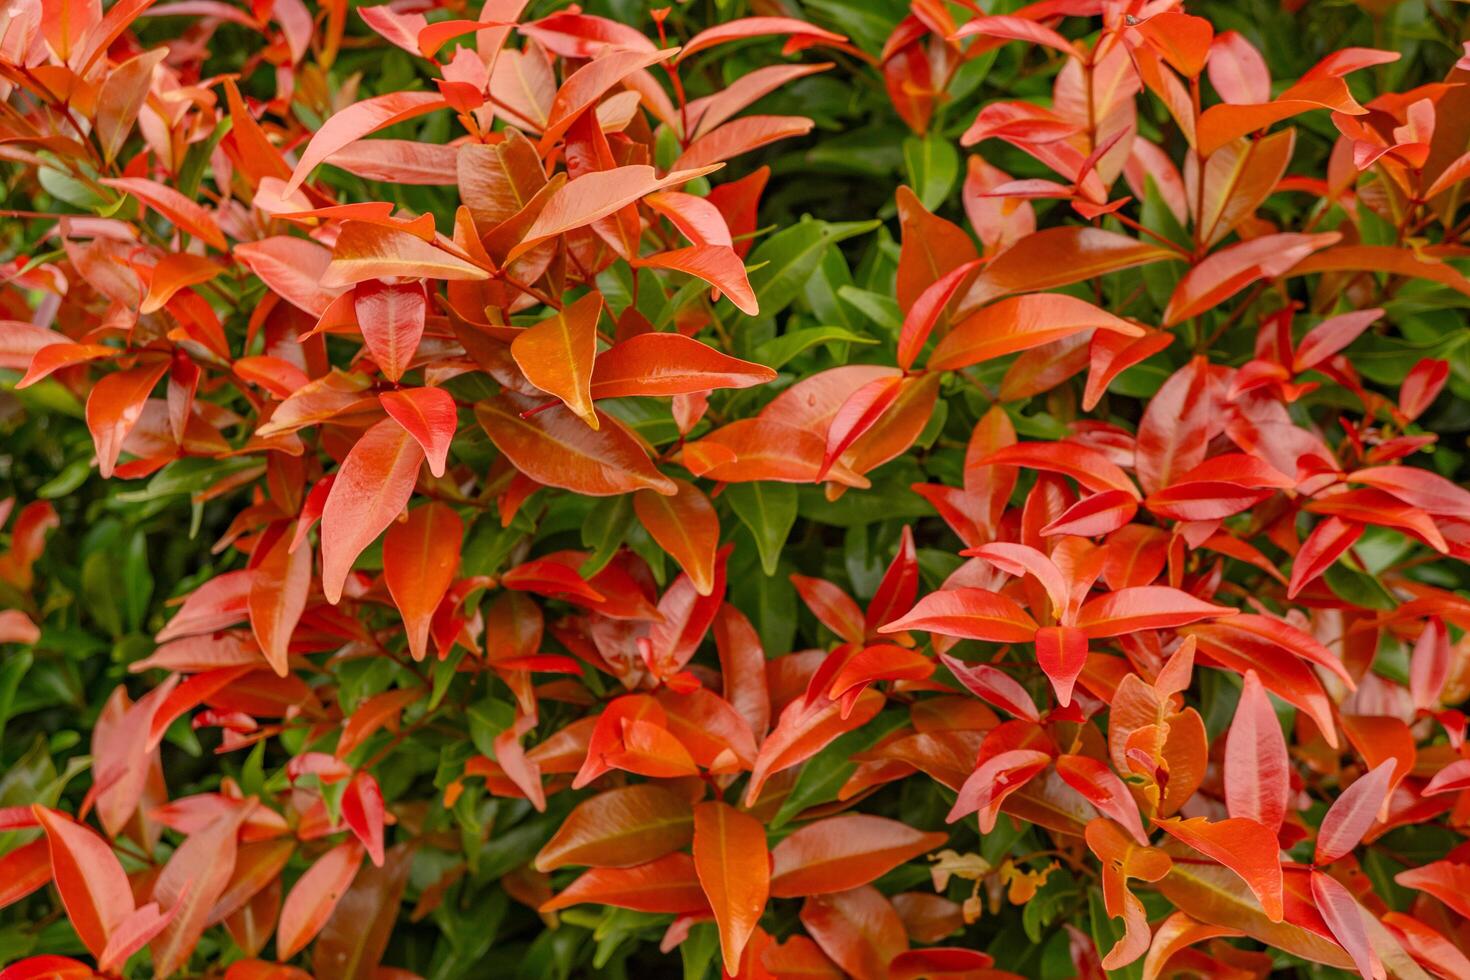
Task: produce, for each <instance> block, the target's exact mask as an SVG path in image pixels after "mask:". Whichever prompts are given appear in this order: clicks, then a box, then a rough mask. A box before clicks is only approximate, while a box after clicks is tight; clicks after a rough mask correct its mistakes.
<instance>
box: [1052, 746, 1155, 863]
mask: <svg viewBox="0 0 1470 980" xmlns="http://www.w3.org/2000/svg"><path fill="white" fill-rule="evenodd" d="M1057 773H1058V774H1059V775H1060V776H1061V777H1062V779H1063V780H1064V781H1065V782H1066V783H1067V785H1068V786H1070V787H1072V788H1073V789H1075V790H1076V791H1077V792H1079V793H1081V794H1082V795H1083V796H1084V797H1086V798H1087V802H1089V803H1091V804H1092V805H1093V806H1095V807H1097V810H1098V812H1099V813H1101V814H1102V815H1103V816H1105V817H1108V818H1110V819H1112V820H1116V821H1117V822H1118V823H1119V824H1121V825H1122V827H1123V829H1124V830H1126V831H1128V833H1129V834H1130V835H1132V837H1133V839H1134V840H1135V841H1137V842H1138V844H1139V846H1140V847H1147V846H1148V834H1147V833H1145V832H1144V829H1143V820H1142V818H1141V817H1140V816H1139V814H1138V802H1137V801H1136V800H1135V799H1134V798H1133V794H1132V793H1131V792H1130V791H1129V789H1128V786H1127V784H1125V783H1124V782H1123V780H1122V779H1121V778H1119V776H1118V774H1117V773H1115V772H1113V770H1112V769H1109V768H1108V765H1107V763H1105V762H1101V761H1099V760H1097V759H1094V758H1092V757H1091V756H1088V755H1061V756H1058V757H1057Z"/></svg>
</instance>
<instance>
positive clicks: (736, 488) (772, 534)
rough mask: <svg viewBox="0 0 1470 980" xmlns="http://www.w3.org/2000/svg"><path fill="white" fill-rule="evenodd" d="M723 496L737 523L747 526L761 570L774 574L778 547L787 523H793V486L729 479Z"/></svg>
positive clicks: (785, 534)
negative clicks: (739, 481) (729, 482)
mask: <svg viewBox="0 0 1470 980" xmlns="http://www.w3.org/2000/svg"><path fill="white" fill-rule="evenodd" d="M724 497H725V499H726V500H728V501H729V502H730V506H731V507H732V508H734V510H735V516H736V517H738V518H740V523H742V524H744V525H745V526H746V527H747V528H749V529H750V533H751V536H752V537H754V538H755V546H756V548H757V549H758V550H759V551H760V556H761V570H762V571H764V572H765V573H766V574H767V575H775V574H776V565H777V563H778V562H779V561H780V560H781V548H782V547H783V546H784V545H785V544H786V536H787V535H789V534H790V533H791V525H792V524H794V523H796V503H797V492H796V487H794V486H792V485H791V484H789V483H771V482H763V481H756V482H752V483H732V484H730V485H729V486H728V487H726V488H725V493H724Z"/></svg>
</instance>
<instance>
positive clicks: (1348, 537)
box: [1286, 517, 1363, 599]
mask: <svg viewBox="0 0 1470 980" xmlns="http://www.w3.org/2000/svg"><path fill="white" fill-rule="evenodd" d="M1362 536H1363V525H1362V524H1359V523H1357V522H1356V521H1349V520H1344V519H1343V518H1341V517H1329V518H1327V519H1326V520H1325V521H1322V522H1321V523H1319V524H1318V525H1317V526H1316V527H1314V528H1312V533H1311V534H1309V535H1307V540H1305V541H1303V542H1302V546H1301V548H1299V549H1298V550H1297V553H1296V557H1295V558H1293V559H1292V562H1291V584H1290V585H1288V586H1287V589H1286V597H1287V598H1288V599H1295V598H1296V596H1297V593H1298V592H1300V591H1301V590H1302V589H1304V588H1306V587H1307V586H1308V585H1310V584H1311V583H1312V581H1313V580H1315V579H1316V578H1317V576H1319V575H1321V574H1322V573H1323V572H1325V571H1327V569H1329V568H1331V567H1332V563H1333V562H1335V561H1337V559H1338V558H1339V557H1341V555H1342V553H1343V552H1345V551H1347V550H1348V549H1349V548H1351V547H1352V546H1353V543H1354V542H1356V541H1357V540H1358V538H1360V537H1362Z"/></svg>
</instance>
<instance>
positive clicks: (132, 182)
mask: <svg viewBox="0 0 1470 980" xmlns="http://www.w3.org/2000/svg"><path fill="white" fill-rule="evenodd" d="M98 183H100V184H102V185H103V186H105V187H111V188H113V189H114V190H119V191H122V192H123V193H125V194H131V195H133V196H134V197H136V198H137V199H138V200H140V201H142V202H143V203H144V204H146V205H148V206H149V207H150V208H152V209H153V210H155V211H157V212H158V213H159V214H161V215H163V216H164V217H165V218H167V219H168V220H169V221H170V222H172V223H173V224H174V226H175V227H176V228H178V229H179V230H180V231H183V232H188V233H189V234H191V235H194V236H196V237H198V238H202V239H203V240H204V241H206V242H208V243H209V244H210V245H213V246H214V247H215V248H217V249H219V250H220V251H222V252H224V251H228V250H229V247H230V243H229V242H228V241H226V240H225V236H224V233H223V232H221V231H220V230H219V225H218V224H216V223H215V220H214V215H212V214H210V213H209V212H208V211H206V210H205V209H204V208H203V207H201V206H200V205H198V204H196V203H194V202H193V201H192V200H190V199H189V198H187V197H185V196H184V195H182V194H180V193H179V192H178V191H176V190H174V189H173V188H172V187H169V186H167V185H166V184H160V183H159V182H158V181H156V180H148V179H147V178H145V177H103V178H101V179H100V180H99V181H98Z"/></svg>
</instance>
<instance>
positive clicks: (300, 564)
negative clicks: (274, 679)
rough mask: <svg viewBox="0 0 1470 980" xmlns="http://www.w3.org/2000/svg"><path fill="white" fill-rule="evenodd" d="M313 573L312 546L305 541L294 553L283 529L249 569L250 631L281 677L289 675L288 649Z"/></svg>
mask: <svg viewBox="0 0 1470 980" xmlns="http://www.w3.org/2000/svg"><path fill="white" fill-rule="evenodd" d="M311 572H312V561H311V546H310V545H309V544H306V543H305V542H303V543H302V545H301V546H300V547H298V548H296V549H295V550H292V548H291V536H290V535H289V534H286V533H285V528H284V527H282V530H281V533H279V534H278V535H277V536H276V537H275V539H274V540H272V541H271V542H270V550H269V551H267V552H266V554H265V557H264V558H262V559H261V560H260V563H259V564H258V565H256V566H255V567H254V568H252V569H251V570H250V628H251V630H252V631H253V632H254V633H255V640H256V642H257V643H259V644H260V650H261V652H262V653H263V654H265V659H266V662H267V663H269V664H270V665H271V667H272V668H273V669H274V670H275V672H276V673H277V674H279V675H280V676H282V677H285V676H286V674H287V673H289V672H290V667H289V666H288V664H287V657H288V648H289V646H290V643H291V634H292V632H293V631H294V630H295V629H296V624H297V623H298V622H299V621H300V620H301V613H302V612H303V611H304V610H305V609H306V595H307V592H308V591H309V590H310V588H311Z"/></svg>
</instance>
